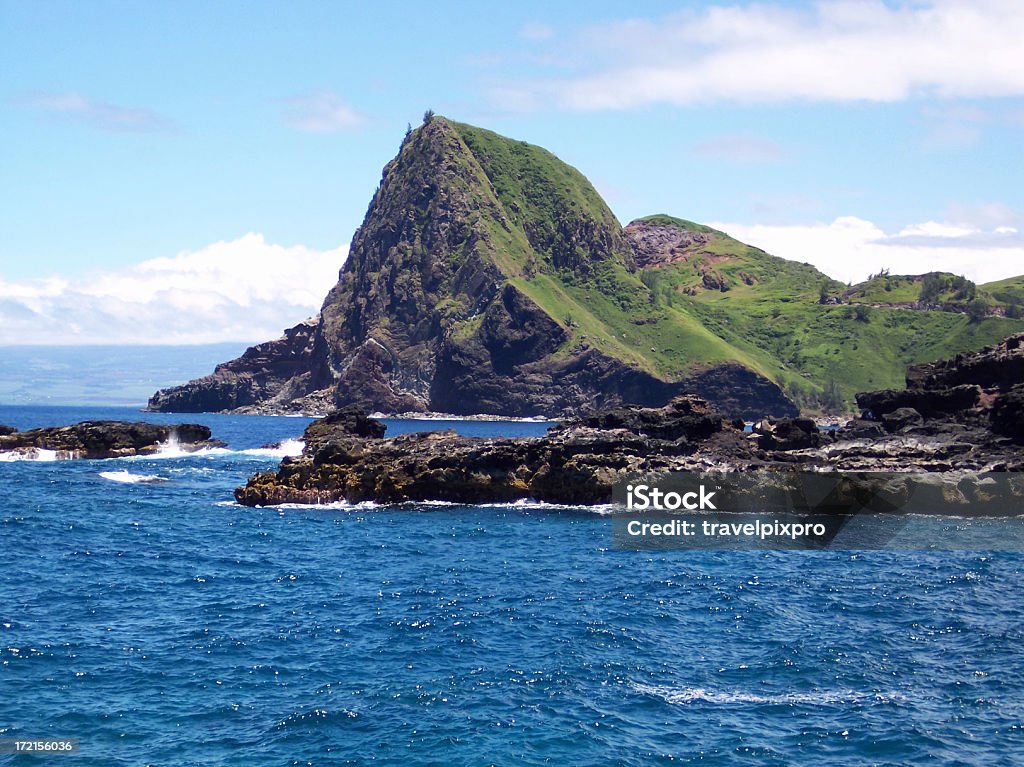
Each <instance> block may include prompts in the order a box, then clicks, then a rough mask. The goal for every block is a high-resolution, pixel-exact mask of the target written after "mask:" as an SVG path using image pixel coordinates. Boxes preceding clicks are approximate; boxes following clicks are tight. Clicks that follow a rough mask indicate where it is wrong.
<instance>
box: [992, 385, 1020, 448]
mask: <svg viewBox="0 0 1024 767" xmlns="http://www.w3.org/2000/svg"><path fill="white" fill-rule="evenodd" d="M991 419H992V430H993V431H995V432H997V433H999V434H1003V435H1005V436H1007V437H1010V438H1011V439H1012V440H1014V441H1015V442H1024V384H1017V385H1016V386H1013V387H1012V388H1011V389H1010V390H1009V391H1007V392H1004V393H1002V394H1000V395H999V397H998V398H997V399H996V400H995V402H994V403H993V405H992V412H991Z"/></svg>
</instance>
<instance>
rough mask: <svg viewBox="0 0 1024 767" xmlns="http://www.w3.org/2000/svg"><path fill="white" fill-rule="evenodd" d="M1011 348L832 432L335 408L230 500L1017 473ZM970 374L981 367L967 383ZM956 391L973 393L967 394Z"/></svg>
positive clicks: (642, 417) (885, 395)
mask: <svg viewBox="0 0 1024 767" xmlns="http://www.w3.org/2000/svg"><path fill="white" fill-rule="evenodd" d="M1022 342H1024V336H1016V337H1012V338H1010V339H1007V340H1006V341H1005V342H1004V343H1002V344H1000V345H998V346H995V347H990V348H988V349H985V350H983V351H982V352H979V353H977V354H975V355H969V356H965V357H964V358H963V359H962V361H961V362H962V366H961V365H957V364H953V365H945V364H938V365H935V366H931V367H930V368H929V374H928V375H921V372H922V371H921V369H919V368H915V369H914V370H913V371H911V375H910V378H911V379H912V380H913V381H915V382H917V383H916V385H915V387H914V389H913V391H912V392H911V393H910V394H908V395H907V396H909V397H911V398H912V399H909V400H908V399H905V398H901V397H899V396H895V394H894V393H892V392H873V393H871V394H865V395H862V401H863V402H870V403H871V404H872V406H873V407H874V408H877V409H876V410H874V411H873V412H871V413H866V414H865V417H863V418H859V419H855V420H853V421H850V422H849V423H848V424H847V425H846V426H845V427H843V428H840V429H838V430H836V431H823V430H820V429H819V428H818V427H817V426H816V424H815V423H814V421H812V420H810V419H806V418H783V419H771V418H770V419H764V420H762V421H761V422H759V423H758V424H756V425H755V426H754V429H753V431H752V432H746V431H745V430H744V428H743V423H742V421H738V422H736V421H730V420H728V419H726V418H725V417H724V416H723V415H722V414H721V412H719V411H718V410H717V409H716V408H715V407H714V406H712V405H711V404H709V403H708V402H706V401H705V400H703V399H701V398H699V397H697V396H696V395H683V396H679V397H676V398H674V399H672V400H671V401H670V402H669V403H668V404H667V405H665V406H663V407H659V408H642V407H637V406H628V407H616V408H611V409H606V410H602V411H600V412H597V413H594V414H592V415H588V416H583V417H577V418H571V419H568V420H566V421H564V422H563V423H561V424H558V425H557V426H555V427H553V428H552V429H550V430H549V431H548V434H547V435H546V436H544V437H535V438H528V439H511V438H492V439H479V438H470V437H463V436H459V435H457V434H455V433H454V432H451V431H445V432H427V433H419V434H407V435H402V436H399V437H394V438H386V437H384V436H383V431H382V429H381V428H380V427H379V426H375V425H373V424H374V422H373V421H372V420H371V419H367V418H366V417H365V415H363V414H362V413H360V412H359V411H358V410H346V411H343V412H340V413H338V414H335V415H332V416H331V417H330V418H328V419H324V420H321V421H316V422H314V423H312V424H310V426H309V427H308V429H307V432H306V436H305V439H306V443H307V445H306V450H305V451H304V453H303V455H302V456H301V457H299V458H294V459H285V460H284V461H283V462H282V464H281V467H280V468H279V469H278V470H277V471H276V472H264V473H262V474H257V475H256V476H254V477H252V478H251V479H250V480H249V482H248V483H247V484H246V485H245V486H244V487H240V488H238V489H237V490H236V491H235V497H236V499H237V500H238V501H239V503H242V504H246V505H272V504H278V503H284V502H300V503H325V502H332V501H340V500H347V501H353V502H356V501H364V500H374V501H379V502H382V503H393V502H402V501H423V500H445V501H453V502H464V503H478V502H484V501H513V500H518V499H523V498H533V499H535V500H540V501H549V502H553V503H571V504H591V503H607V502H609V501H610V500H611V494H612V486H613V485H614V484H615V482H617V481H618V480H621V479H623V478H624V477H626V476H627V475H633V474H638V473H643V474H653V473H659V472H665V471H706V470H726V471H740V472H749V471H758V470H767V471H786V470H791V469H793V468H806V469H809V470H814V471H846V472H849V471H857V472H878V471H886V472H949V471H963V472H968V473H975V474H977V473H984V472H1006V471H1013V472H1019V471H1024V455H1022V453H1021V451H1020V448H1019V446H1018V443H1019V442H1021V441H1024V432H1022V430H1021V426H1022V425H1024V383H1021V382H1020V381H1019V378H1016V373H1014V372H1012V371H1014V370H1016V366H1017V365H1018V364H1019V363H1018V358H1019V357H1020V355H1021V354H1022V351H1021V348H1022ZM968 369H969V370H974V371H985V373H984V374H980V373H979V374H978V375H967V373H966V370H968ZM1007 370H1009V371H1011V372H1007ZM958 387H977V390H976V391H975V392H974V394H975V396H970V397H969V396H966V395H965V394H964V393H963V391H961V390H960V389H959V388H958ZM951 390H953V391H954V392H955V393H954V394H950V391H951ZM907 402H912V403H914V404H917V405H919V406H920V407H921V409H920V410H919V409H917V408H912V407H909V406H907V404H906V403H907ZM957 403H959V404H957Z"/></svg>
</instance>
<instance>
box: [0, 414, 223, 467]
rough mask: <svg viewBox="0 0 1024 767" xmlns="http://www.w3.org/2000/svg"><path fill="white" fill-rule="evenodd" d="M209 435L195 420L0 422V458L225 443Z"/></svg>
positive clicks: (123, 454) (97, 455)
mask: <svg viewBox="0 0 1024 767" xmlns="http://www.w3.org/2000/svg"><path fill="white" fill-rule="evenodd" d="M211 437H212V435H211V433H210V428H209V427H208V426H203V425H201V424H195V423H180V424H153V423H142V422H127V421H82V422H81V423H76V424H73V425H71V426H48V427H43V428H38V429H29V430H27V431H18V430H17V429H15V428H13V427H11V426H0V459H2V458H3V457H4V456H9V457H16V458H19V459H23V460H31V459H34V458H39V457H41V456H43V455H45V453H44V452H43V451H46V452H50V453H53V457H54V458H55V459H57V460H70V459H76V458H92V459H103V458H127V457H130V456H135V455H152V454H154V453H158V452H159V451H160V450H162V449H166V448H167V447H169V446H172V445H173V446H174V447H176V448H178V449H181V450H184V451H186V452H193V451H196V450H202V449H203V448H208V447H224V446H225V443H223V442H221V441H220V440H215V439H212V438H211Z"/></svg>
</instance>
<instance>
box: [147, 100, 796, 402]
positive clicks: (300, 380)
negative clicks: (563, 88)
mask: <svg viewBox="0 0 1024 767" xmlns="http://www.w3.org/2000/svg"><path fill="white" fill-rule="evenodd" d="M652 312H654V313H653V314H652ZM648 325H649V326H651V327H650V328H645V326H648ZM650 330H656V331H658V335H659V336H663V337H657V338H654V337H651V335H650V333H649V332H648V331H650ZM675 330H678V331H679V333H680V334H681V337H683V338H684V340H685V341H686V344H688V345H689V346H690V347H691V348H693V349H698V350H700V352H699V353H696V354H690V355H689V356H687V355H686V353H684V352H682V351H681V350H679V349H673V348H665V349H662V348H660V347H663V346H668V344H669V341H666V340H665V339H666V338H671V337H672V336H673V333H674V331H675ZM706 338H707V339H713V340H714V341H716V342H718V343H717V344H715V343H712V344H711V345H710V346H709V347H705V346H704V345H701V342H702V341H703V340H705V339H706ZM655 344H656V345H657V346H655ZM649 347H650V348H651V352H652V353H654V352H657V355H658V356H652V355H651V354H649V353H648V352H647V348H649ZM707 349H710V352H708V353H705V352H706V351H707ZM673 355H674V356H673ZM734 383H736V384H739V386H740V388H739V389H737V390H735V391H733V389H732V385H733V384H734ZM690 388H697V389H698V390H700V391H701V392H702V394H704V396H707V397H708V398H709V399H710V400H712V401H714V402H719V403H721V404H722V405H723V406H725V407H727V408H728V412H729V413H730V414H732V415H748V416H753V415H761V414H764V413H773V414H779V415H785V414H793V413H795V408H794V406H793V405H792V403H791V402H789V400H788V399H787V398H786V397H785V396H784V395H783V393H782V392H781V390H780V389H779V388H778V387H777V386H776V385H775V384H774V383H772V382H771V381H770V380H768V379H767V377H765V376H764V375H762V373H761V372H759V371H755V370H754V369H752V368H751V366H749V365H747V364H744V360H743V359H742V355H738V354H732V353H731V351H730V349H728V348H726V345H724V344H722V343H721V342H720V340H719V339H717V338H715V337H714V336H713V334H710V333H709V332H708V331H706V330H704V329H703V328H701V327H698V326H697V325H696V323H694V322H693V321H692V320H688V319H686V318H681V315H680V316H668V315H665V316H662V314H658V312H657V308H656V307H654V308H652V305H651V303H650V301H649V296H648V291H647V288H645V287H644V285H643V284H642V283H641V281H640V279H639V277H638V274H637V267H636V262H635V255H634V250H633V246H632V244H631V242H630V241H629V239H628V238H627V234H626V233H624V232H623V230H622V228H621V227H620V225H619V223H618V222H617V221H616V219H615V217H614V215H613V214H612V213H611V211H610V210H609V209H608V207H607V206H606V205H605V204H604V202H603V201H602V200H601V198H600V196H599V195H598V194H597V192H596V191H595V190H594V189H593V187H592V186H591V185H590V183H589V182H588V181H587V180H586V179H585V178H584V177H583V176H582V175H581V174H579V173H578V172H577V171H576V170H574V169H573V168H570V167H569V166H567V165H565V164H564V163H561V162H560V161H559V160H558V159H557V158H555V157H554V155H551V154H550V153H548V152H546V151H545V150H543V149H540V148H539V147H535V146H531V145H528V144H525V143H523V142H516V141H511V140H509V139H505V138H502V137H500V136H497V135H496V134H493V133H490V132H488V131H483V130H480V129H477V128H473V127H472V126H467V125H462V124H459V123H453V122H450V121H448V120H446V119H444V118H440V117H435V118H433V119H432V120H430V121H429V122H427V123H426V124H425V125H423V126H422V127H420V128H418V129H417V130H416V131H413V132H412V133H410V134H409V135H408V136H407V137H406V139H405V141H404V142H403V144H402V147H401V150H400V151H399V153H398V156H397V157H396V158H395V159H394V160H392V161H391V162H390V163H389V164H388V165H387V166H386V167H385V169H384V173H383V178H382V181H381V184H380V186H379V187H378V189H377V192H376V193H375V195H374V197H373V200H372V201H371V203H370V206H369V210H368V211H367V214H366V218H365V219H364V222H363V225H362V226H361V227H360V228H359V229H358V230H357V232H356V234H355V236H354V238H353V240H352V246H351V248H350V252H349V257H348V260H347V261H346V263H345V266H344V268H343V269H342V272H341V275H340V280H339V282H338V284H337V285H336V286H335V287H334V288H333V289H332V290H331V291H330V293H329V294H328V295H327V297H326V299H325V301H324V304H323V307H322V309H321V311H320V314H319V315H318V316H317V317H316V318H314V319H312V320H308V321H306V322H304V323H301V324H300V325H297V326H296V327H294V328H291V329H290V330H288V331H286V332H285V335H284V336H283V337H282V338H280V339H278V340H276V341H271V342H268V343H264V344H260V345H258V346H254V347H252V348H250V349H249V350H248V351H246V353H245V354H243V355H242V357H240V358H238V359H236V360H232V361H230V362H227V363H224V364H222V365H220V366H218V367H217V369H216V370H215V371H214V373H213V374H212V375H210V376H206V377H205V378H201V379H198V380H195V381H192V382H190V383H188V384H185V385H184V386H180V387H176V388H173V389H167V390H163V391H160V392H157V393H156V394H155V395H154V396H153V398H152V399H151V400H150V404H149V406H150V408H151V409H153V410H163V411H181V412H195V411H207V410H236V411H243V412H280V411H294V410H305V411H311V412H317V411H324V410H328V409H332V408H337V407H342V406H345V405H350V404H354V405H359V406H362V407H365V408H367V409H369V410H371V411H372V410H376V411H384V412H392V413H394V412H405V411H426V410H434V411H442V412H451V413H458V414H471V413H494V414H501V415H509V416H526V415H536V414H539V413H543V414H547V415H558V414H567V413H572V412H576V411H578V410H580V409H590V408H593V407H601V406H607V405H614V404H618V403H621V402H633V403H638V404H644V405H650V406H655V405H661V404H664V403H665V402H666V401H667V400H668V399H670V398H671V397H672V396H673V395H675V394H678V393H680V392H682V391H684V390H687V389H690Z"/></svg>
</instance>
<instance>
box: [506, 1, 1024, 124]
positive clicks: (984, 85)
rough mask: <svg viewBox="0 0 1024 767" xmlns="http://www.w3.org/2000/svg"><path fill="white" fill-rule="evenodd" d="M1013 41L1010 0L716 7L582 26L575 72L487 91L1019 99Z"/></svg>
mask: <svg viewBox="0 0 1024 767" xmlns="http://www.w3.org/2000/svg"><path fill="white" fill-rule="evenodd" d="M1021 39H1024V12H1022V9H1021V5H1020V3H1019V0H933V1H932V2H923V3H921V2H901V3H895V4H887V3H884V2H881V1H880V0H875V1H864V0H831V1H824V2H818V3H813V4H810V5H808V6H806V7H799V6H798V7H793V6H789V5H785V4H783V3H780V2H774V3H758V4H745V5H714V6H711V7H706V8H702V9H694V10H684V11H682V12H679V13H675V14H672V15H669V16H667V17H664V18H657V19H644V18H637V19H631V20H628V21H621V22H614V23H609V24H602V25H598V26H594V27H590V28H588V29H587V30H585V32H584V33H583V34H582V36H581V37H580V38H579V39H577V41H576V45H575V48H574V49H573V50H572V51H570V52H569V53H568V54H567V60H571V61H572V63H574V64H575V66H576V67H577V69H578V74H576V75H574V76H569V77H563V78H559V79H552V80H545V81H533V82H520V83H506V84H503V85H502V87H501V88H500V91H498V92H496V93H495V97H496V98H499V99H500V100H501V101H502V103H503V104H506V105H508V104H510V103H511V104H513V105H518V106H520V107H530V106H532V107H543V106H550V105H555V104H557V105H566V106H569V107H570V108H575V109H581V110H600V109H629V108H636V107H641V106H646V105H650V104H675V105H690V104H700V103H711V102H735V103H780V102H793V101H824V102H850V101H877V102H895V101H903V100H906V99H909V98H912V97H917V96H922V95H924V96H937V97H941V98H959V97H969V98H977V97H1004V96H1019V95H1021V94H1024V67H1021V66H1020V64H1019V61H1020V40H1021ZM591 62H598V63H597V64H596V65H595V64H594V63H591Z"/></svg>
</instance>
